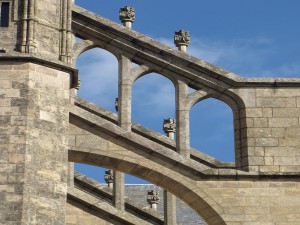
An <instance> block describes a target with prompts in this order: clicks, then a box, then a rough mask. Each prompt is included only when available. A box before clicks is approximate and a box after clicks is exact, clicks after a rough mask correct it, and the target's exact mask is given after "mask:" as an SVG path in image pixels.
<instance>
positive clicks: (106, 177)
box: [104, 170, 114, 188]
mask: <svg viewBox="0 0 300 225" xmlns="http://www.w3.org/2000/svg"><path fill="white" fill-rule="evenodd" d="M104 180H105V182H106V183H107V185H108V187H110V188H112V187H113V183H114V176H113V171H112V170H106V171H105V174H104Z"/></svg>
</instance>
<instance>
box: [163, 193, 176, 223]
mask: <svg viewBox="0 0 300 225" xmlns="http://www.w3.org/2000/svg"><path fill="white" fill-rule="evenodd" d="M164 224H165V225H176V224H177V219H176V197H175V195H173V194H171V193H170V192H168V191H167V190H164Z"/></svg>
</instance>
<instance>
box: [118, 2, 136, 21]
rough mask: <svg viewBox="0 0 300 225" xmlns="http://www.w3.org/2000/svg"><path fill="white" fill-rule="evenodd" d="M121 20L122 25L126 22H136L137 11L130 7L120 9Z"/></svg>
mask: <svg viewBox="0 0 300 225" xmlns="http://www.w3.org/2000/svg"><path fill="white" fill-rule="evenodd" d="M119 18H120V20H121V21H122V23H125V22H132V23H133V22H134V19H135V10H134V8H132V7H130V6H125V7H124V8H121V9H120V12H119Z"/></svg>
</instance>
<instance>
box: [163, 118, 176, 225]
mask: <svg viewBox="0 0 300 225" xmlns="http://www.w3.org/2000/svg"><path fill="white" fill-rule="evenodd" d="M163 129H164V132H165V133H166V135H167V136H168V137H170V138H172V139H174V134H175V133H176V120H175V119H171V118H168V119H164V125H163ZM164 224H165V225H176V224H177V223H176V197H175V196H174V195H173V194H171V193H169V192H168V191H167V190H164Z"/></svg>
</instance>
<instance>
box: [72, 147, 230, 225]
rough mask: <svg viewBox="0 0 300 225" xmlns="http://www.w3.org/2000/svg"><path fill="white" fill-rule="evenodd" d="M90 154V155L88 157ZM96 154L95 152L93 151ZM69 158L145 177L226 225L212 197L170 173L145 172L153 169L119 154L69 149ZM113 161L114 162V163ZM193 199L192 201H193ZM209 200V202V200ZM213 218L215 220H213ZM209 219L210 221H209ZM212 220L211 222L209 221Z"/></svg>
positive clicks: (206, 217) (205, 216)
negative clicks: (170, 175) (102, 153)
mask: <svg viewBox="0 0 300 225" xmlns="http://www.w3.org/2000/svg"><path fill="white" fill-rule="evenodd" d="M86 154H89V155H90V157H87V155H86ZM92 154H94V153H92ZM95 159H96V160H95ZM69 160H70V161H74V162H80V163H84V164H89V165H95V166H101V167H107V168H110V169H116V170H118V171H120V172H124V173H129V174H131V175H133V176H137V177H140V178H142V179H145V180H147V181H149V182H151V183H153V184H156V185H157V186H158V187H161V188H166V189H168V190H169V189H170V190H172V193H173V194H175V195H176V196H177V197H178V199H180V200H181V201H182V202H184V204H187V205H188V206H190V207H191V208H192V209H193V210H195V212H196V213H197V214H198V215H199V216H200V217H201V218H203V220H204V221H205V222H207V224H209V225H225V222H224V220H223V219H222V217H221V216H220V215H219V214H218V212H217V211H216V210H215V209H214V208H213V207H212V206H211V205H210V204H209V202H211V199H210V198H208V196H207V195H206V194H205V193H204V192H203V193H202V191H200V190H199V191H200V192H199V191H197V192H194V191H193V190H194V189H195V187H194V186H193V185H192V184H189V185H187V183H186V182H179V181H177V180H176V179H175V180H174V178H172V177H169V176H168V174H164V173H163V171H161V170H158V171H154V170H152V172H151V173H145V171H151V168H148V167H147V166H142V167H140V166H139V167H136V166H135V165H136V163H137V162H135V163H134V162H133V161H132V160H130V161H127V160H126V159H124V157H121V158H119V157H118V156H117V155H112V156H110V155H107V154H105V155H101V153H100V154H95V155H94V156H92V155H91V152H87V153H85V152H81V151H77V150H69ZM112 162H113V164H112ZM191 200H192V202H191ZM207 201H208V202H207ZM212 218H213V220H211V219H212ZM207 220H208V221H207ZM209 221H211V222H209Z"/></svg>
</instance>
